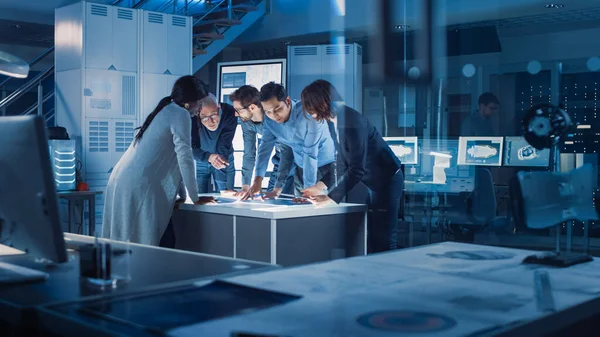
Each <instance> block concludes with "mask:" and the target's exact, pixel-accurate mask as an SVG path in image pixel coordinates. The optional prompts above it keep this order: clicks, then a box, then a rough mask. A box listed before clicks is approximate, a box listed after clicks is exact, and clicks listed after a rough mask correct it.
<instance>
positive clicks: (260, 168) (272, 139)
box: [244, 82, 335, 199]
mask: <svg viewBox="0 0 600 337" xmlns="http://www.w3.org/2000/svg"><path fill="white" fill-rule="evenodd" d="M260 101H261V104H262V107H263V109H264V111H265V114H266V115H267V117H269V118H268V119H265V120H264V126H263V137H262V142H261V144H260V146H259V148H258V159H257V163H256V169H255V178H254V182H253V184H252V186H251V187H250V190H249V191H248V192H247V193H246V194H245V195H244V199H247V198H249V197H252V196H253V195H254V194H257V193H260V191H261V186H262V180H263V177H264V176H265V172H266V170H267V164H268V162H269V158H270V157H271V152H272V149H273V146H274V145H275V143H277V142H279V143H281V144H284V145H287V146H289V147H290V148H291V149H292V151H293V154H294V163H295V164H296V169H295V172H294V174H295V176H294V185H295V186H294V187H295V193H296V195H298V196H299V195H301V190H302V189H304V188H306V187H310V186H313V185H315V184H316V183H317V181H319V180H323V179H324V177H332V175H330V174H328V173H330V172H331V170H333V167H334V159H335V158H334V148H333V140H332V138H331V135H330V134H329V130H328V128H327V124H326V123H325V122H323V121H320V122H319V121H316V120H314V119H312V118H310V116H307V115H306V114H305V113H304V111H303V109H302V103H301V102H299V101H293V100H292V99H291V98H290V97H289V96H288V95H287V93H286V91H285V88H284V87H283V86H282V85H281V84H276V83H275V82H270V83H267V84H265V85H263V87H262V88H261V89H260ZM282 164H283V163H281V164H280V167H282V166H283V165H282ZM283 169H285V168H281V169H280V170H283ZM325 183H326V184H327V185H330V184H331V181H326V182H325ZM280 193H281V189H278V188H275V189H274V190H273V194H272V195H270V197H277V196H278V195H279V194H280Z"/></svg>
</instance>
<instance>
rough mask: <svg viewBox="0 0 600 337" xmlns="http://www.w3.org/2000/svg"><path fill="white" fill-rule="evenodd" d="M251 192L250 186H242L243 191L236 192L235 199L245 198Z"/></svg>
mask: <svg viewBox="0 0 600 337" xmlns="http://www.w3.org/2000/svg"><path fill="white" fill-rule="evenodd" d="M249 190H250V185H242V190H241V191H235V194H234V195H233V196H234V197H243V196H244V195H245V194H246V192H248V191H249Z"/></svg>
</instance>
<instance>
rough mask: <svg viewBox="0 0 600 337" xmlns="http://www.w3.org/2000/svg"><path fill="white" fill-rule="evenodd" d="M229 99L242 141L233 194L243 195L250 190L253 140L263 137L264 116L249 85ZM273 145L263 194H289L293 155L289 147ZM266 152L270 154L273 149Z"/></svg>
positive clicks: (252, 167) (255, 93)
mask: <svg viewBox="0 0 600 337" xmlns="http://www.w3.org/2000/svg"><path fill="white" fill-rule="evenodd" d="M229 100H230V101H231V102H232V103H233V107H234V108H235V112H236V116H237V117H239V118H240V120H241V121H242V133H243V139H244V157H243V162H242V191H241V192H238V193H237V195H244V194H245V193H246V192H247V191H248V190H249V189H250V183H251V182H252V172H253V171H254V164H255V163H256V139H257V135H262V134H263V124H264V123H263V122H264V119H265V114H264V111H263V109H262V105H261V104H260V93H259V91H258V89H256V88H255V87H253V86H251V85H244V86H241V87H240V88H239V89H237V90H236V91H234V92H233V93H231V94H230V95H229ZM274 146H275V155H274V156H273V158H272V161H273V173H272V174H271V177H270V178H269V187H268V188H267V191H268V192H271V191H273V189H274V188H277V189H282V191H283V193H288V194H291V193H293V188H294V176H293V172H292V169H291V168H292V166H293V161H294V154H293V152H292V149H291V148H290V147H289V146H286V145H283V144H280V143H276V144H274ZM269 151H271V152H272V151H273V148H271V149H270V150H269ZM286 161H287V162H286ZM280 164H281V165H280ZM282 168H286V170H285V171H282ZM290 172H291V173H292V174H291V175H290Z"/></svg>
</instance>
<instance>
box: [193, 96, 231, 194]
mask: <svg viewBox="0 0 600 337" xmlns="http://www.w3.org/2000/svg"><path fill="white" fill-rule="evenodd" d="M201 103H202V109H201V110H200V113H199V114H198V116H197V117H194V119H193V121H192V148H193V153H194V159H196V176H197V180H198V192H200V193H207V192H210V189H209V182H210V179H211V177H212V178H213V179H214V182H215V188H216V192H220V191H225V190H233V184H234V178H235V167H234V164H233V137H234V135H235V130H236V127H237V118H236V112H235V109H234V108H233V106H231V105H229V104H227V103H220V104H219V102H218V101H217V98H216V97H215V95H213V94H209V95H208V96H207V97H206V98H204V99H203V100H202V101H201Z"/></svg>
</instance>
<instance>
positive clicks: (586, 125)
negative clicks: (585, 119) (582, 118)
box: [577, 124, 592, 129]
mask: <svg viewBox="0 0 600 337" xmlns="http://www.w3.org/2000/svg"><path fill="white" fill-rule="evenodd" d="M577 128H578V129H591V128H592V126H591V125H589V124H580V125H577Z"/></svg>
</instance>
